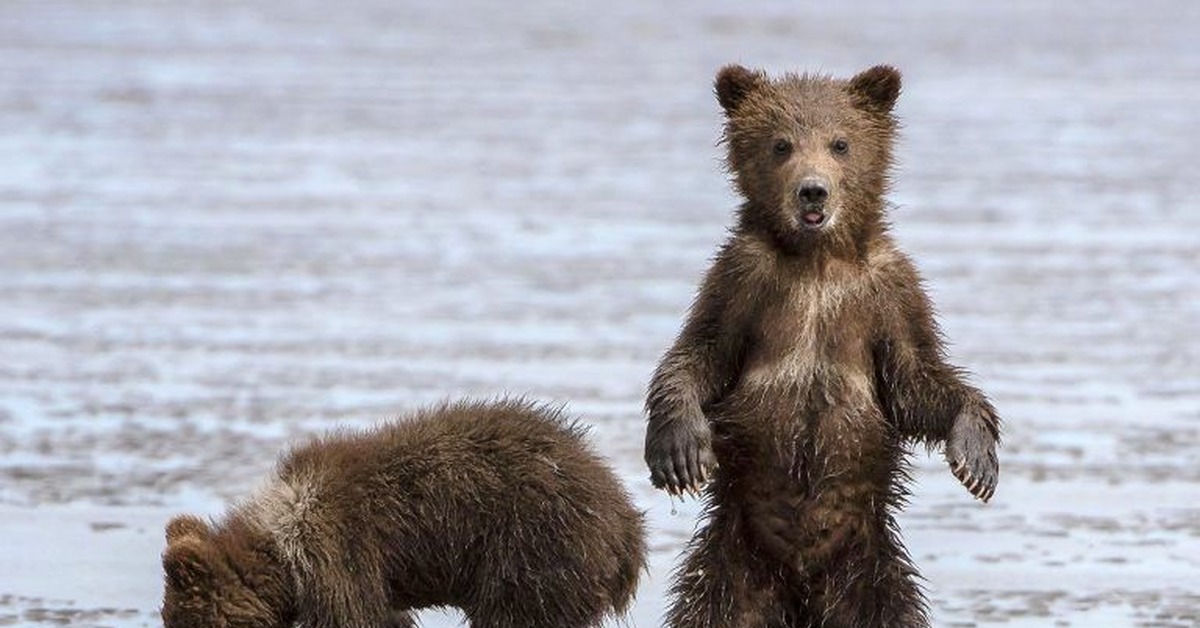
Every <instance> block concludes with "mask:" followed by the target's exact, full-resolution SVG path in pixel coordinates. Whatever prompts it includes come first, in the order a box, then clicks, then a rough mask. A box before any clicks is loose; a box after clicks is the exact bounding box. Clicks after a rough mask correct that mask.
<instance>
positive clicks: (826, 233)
mask: <svg viewBox="0 0 1200 628" xmlns="http://www.w3.org/2000/svg"><path fill="white" fill-rule="evenodd" d="M716 92H717V98H718V100H719V101H720V104H721V107H722V108H723V109H724V111H725V115H726V125H725V143H726V144H727V146H728V149H729V155H728V164H729V167H730V170H731V171H732V173H733V175H734V179H735V181H736V185H737V189H738V191H739V192H740V193H741V195H742V196H743V197H744V199H745V200H744V203H743V204H742V205H741V207H740V209H739V210H738V213H737V224H736V226H735V227H734V229H733V230H732V233H731V235H730V236H729V238H728V240H727V241H726V242H725V244H724V245H723V246H722V247H721V249H720V251H719V252H718V253H717V255H716V259H715V261H714V263H713V265H712V267H711V268H710V269H709V271H708V274H707V275H706V277H705V278H704V282H703V284H702V286H701V288H700V291H699V294H698V296H697V298H696V300H695V302H694V304H693V305H692V308H691V311H690V313H689V315H688V318H687V322H686V323H685V325H684V327H683V330H682V331H681V332H680V334H679V337H678V339H677V340H676V341H675V344H674V345H673V346H672V347H671V348H670V349H669V350H668V351H667V353H666V355H665V356H664V357H663V359H662V361H661V362H660V363H659V365H658V369H657V370H656V371H655V373H654V377H653V379H652V381H651V383H650V387H649V393H648V398H647V401H646V408H647V411H648V414H649V424H648V427H647V434H646V461H647V463H648V464H649V466H650V471H651V479H652V481H653V482H654V484H655V485H656V486H659V487H660V488H666V489H667V490H668V491H671V492H673V493H679V492H681V491H696V490H699V489H700V488H701V486H704V488H703V490H704V493H705V497H706V502H707V503H706V508H705V512H704V518H705V523H704V526H703V527H702V529H701V530H700V531H699V532H698V533H697V534H696V536H695V538H694V539H693V540H692V542H691V544H690V545H689V548H688V554H687V556H686V558H685V564H684V565H683V566H682V567H681V569H680V571H679V572H678V574H677V580H676V582H675V585H674V587H673V591H672V593H673V598H674V602H673V605H672V608H671V610H670V611H669V615H668V623H669V625H671V626H675V627H688V628H717V627H721V628H729V627H738V628H749V627H780V628H782V627H814V628H815V627H817V626H821V627H829V628H834V627H845V628H853V627H860V628H866V627H868V626H869V627H879V626H887V627H889V628H909V627H916V626H926V625H927V624H928V619H927V612H926V602H925V600H924V597H923V595H922V593H921V591H920V589H919V587H918V586H917V585H916V584H915V582H914V578H915V577H916V570H915V568H914V567H913V565H912V563H911V562H910V560H909V557H908V555H907V553H906V552H905V550H904V547H903V546H902V544H901V543H900V539H899V536H898V531H897V526H896V521H895V519H894V518H893V513H894V511H895V510H897V509H898V508H899V507H900V506H901V505H902V504H903V502H904V498H905V495H906V494H907V491H906V490H905V487H904V484H903V483H904V481H905V480H906V479H907V476H906V466H905V465H906V456H907V450H906V447H907V444H908V443H909V442H910V441H921V442H924V443H926V444H929V445H933V444H943V443H944V445H945V452H946V458H947V460H948V462H949V464H950V466H951V468H952V470H953V472H954V474H955V475H956V476H957V477H958V478H959V480H961V481H962V482H963V484H964V485H966V486H967V488H968V489H969V490H970V492H971V493H972V494H973V495H975V496H976V497H978V498H979V499H981V500H984V501H987V500H988V499H989V498H990V497H991V496H992V492H993V491H994V490H995V487H996V481H997V478H998V475H999V465H998V463H997V459H996V445H997V442H998V436H999V430H1000V420H999V418H998V417H997V415H996V413H995V411H994V410H993V408H992V406H991V404H990V403H989V402H988V400H987V398H986V397H985V396H984V395H983V393H981V392H980V391H979V390H977V389H976V388H973V387H972V386H970V385H968V384H966V383H965V382H964V381H963V373H962V371H961V370H959V369H958V368H956V367H954V366H952V365H950V364H948V363H947V362H946V360H945V350H944V348H943V345H942V341H941V337H940V335H939V332H938V327H937V324H936V322H935V320H934V316H933V308H932V306H931V305H930V302H929V299H928V297H927V296H926V295H925V292H924V291H923V290H922V287H921V280H920V277H919V276H918V274H917V271H916V269H915V268H914V266H913V263H912V261H911V260H909V258H908V257H907V256H905V255H904V253H902V252H901V251H900V250H899V249H898V248H897V247H896V244H895V243H894V242H893V240H892V238H891V236H890V235H889V234H888V230H887V223H886V221H885V219H884V193H885V191H886V189H887V184H888V170H889V167H890V164H891V161H892V145H893V143H894V141H895V135H896V127H897V122H896V119H895V117H894V115H893V113H892V108H893V106H894V105H895V102H896V99H897V97H898V96H899V94H900V74H899V72H897V71H896V70H895V69H894V68H891V67H887V66H879V67H874V68H871V69H869V70H867V71H865V72H862V73H861V74H858V75H857V76H855V77H853V78H852V79H850V80H848V81H847V80H836V79H832V78H829V77H824V76H811V75H804V76H796V75H790V74H789V75H787V76H784V77H783V78H780V79H775V80H772V79H770V78H768V77H767V76H766V75H765V74H763V73H762V72H754V71H750V70H747V69H746V68H743V67H740V66H729V67H726V68H724V69H722V70H721V72H720V73H719V75H718V76H717V81H716ZM706 482H707V484H706V485H705V483H706Z"/></svg>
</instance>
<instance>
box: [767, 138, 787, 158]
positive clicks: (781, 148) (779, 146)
mask: <svg viewBox="0 0 1200 628" xmlns="http://www.w3.org/2000/svg"><path fill="white" fill-rule="evenodd" d="M771 151H772V152H773V153H775V155H776V156H779V157H785V156H787V155H791V154H792V143H791V142H789V141H787V140H775V144H774V145H772V146H771Z"/></svg>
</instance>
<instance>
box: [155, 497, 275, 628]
mask: <svg viewBox="0 0 1200 628" xmlns="http://www.w3.org/2000/svg"><path fill="white" fill-rule="evenodd" d="M162 562H163V571H164V572H166V582H165V586H164V590H163V606H162V619H163V625H164V626H165V627H166V628H202V627H203V628H211V627H215V626H220V627H228V628H283V627H284V626H288V625H290V624H291V619H292V617H290V614H291V613H290V610H289V609H290V607H291V592H290V589H289V587H288V581H287V573H286V571H285V570H284V569H283V567H282V566H281V565H280V563H279V561H278V560H276V559H275V558H274V556H273V550H272V548H271V547H270V544H269V542H268V541H267V540H266V538H265V537H264V536H263V535H262V534H261V533H259V532H255V531H254V530H253V529H252V528H250V527H249V526H247V525H245V524H240V523H239V522H232V524H231V525H228V526H227V527H226V528H223V529H222V530H221V531H220V532H219V533H218V532H215V531H214V530H213V529H212V528H210V527H209V525H208V524H207V523H205V522H204V521H202V520H201V519H199V518H197V517H193V516H190V515H182V516H179V517H175V518H174V519H172V520H171V522H170V523H168V524H167V549H166V550H165V551H164V552H163V556H162Z"/></svg>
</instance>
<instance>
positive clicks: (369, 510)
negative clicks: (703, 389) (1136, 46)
mask: <svg viewBox="0 0 1200 628" xmlns="http://www.w3.org/2000/svg"><path fill="white" fill-rule="evenodd" d="M163 567H164V569H165V571H166V592H165V595H164V600H163V609H162V615H163V621H164V623H165V624H166V626H168V627H169V628H193V627H195V628H199V627H201V626H205V627H207V626H223V625H228V626H243V627H251V626H258V627H264V628H265V627H283V626H290V625H294V624H302V625H304V626H307V627H314V628H322V627H335V626H339V627H340V626H346V627H350V626H357V627H374V626H395V627H406V626H414V625H415V623H414V621H413V618H412V615H411V614H410V613H409V612H407V611H409V610H410V609H419V608H424V607H429V606H455V607H458V608H460V609H462V610H463V612H464V613H465V615H466V616H467V618H468V620H469V621H470V623H471V625H472V626H476V627H485V628H530V627H544V628H564V627H579V628H582V627H588V626H597V625H599V624H600V622H601V621H602V620H603V619H604V618H605V617H606V616H609V615H615V614H621V613H624V611H625V610H626V608H627V607H628V605H629V603H630V601H631V600H632V598H633V594H634V591H635V589H636V587H637V581H638V577H639V575H640V573H641V571H643V570H644V568H645V540H644V531H643V523H642V515H641V513H640V512H638V511H637V510H635V509H634V507H633V506H632V504H631V502H630V499H629V496H628V495H627V494H626V493H625V491H624V489H623V488H622V486H621V484H620V482H619V481H618V480H617V478H616V477H615V476H614V475H613V473H612V471H611V470H610V469H609V468H608V467H607V466H605V465H604V464H603V462H602V461H601V460H600V459H599V458H598V457H597V456H596V455H595V454H594V453H593V452H592V451H591V449H590V448H589V446H588V445H587V443H586V442H585V439H584V433H583V430H582V429H580V428H579V427H578V426H577V425H576V424H574V423H572V422H569V421H568V420H566V419H565V418H564V417H563V416H562V415H561V414H560V413H559V412H556V411H552V410H547V409H545V408H541V407H537V406H533V405H531V404H529V403H525V402H521V401H505V402H499V403H494V404H482V403H458V404H453V405H447V406H443V407H440V408H436V409H433V410H428V411H424V412H419V413H417V414H416V415H415V416H412V417H409V418H407V419H405V420H401V421H398V422H394V423H390V424H387V425H384V426H381V427H379V428H378V429H376V430H373V431H368V432H361V433H353V432H342V433H336V434H333V435H330V436H328V437H325V438H323V439H319V440H316V441H314V442H312V443H310V444H308V445H304V446H302V447H299V448H297V449H295V450H293V451H292V452H291V453H290V454H288V455H287V456H285V457H284V458H283V459H282V460H281V461H280V464H279V469H278V473H277V474H276V476H275V477H273V478H272V479H271V480H270V481H269V482H268V484H267V485H266V486H265V487H264V488H263V489H262V491H261V492H260V493H259V494H258V495H256V496H255V497H254V498H252V499H250V500H249V501H247V502H245V503H243V504H241V505H239V506H237V507H235V508H233V509H232V510H231V511H230V512H229V514H228V516H227V517H225V519H224V520H223V521H221V522H219V523H217V524H215V525H213V526H211V527H210V526H209V525H208V524H206V523H205V522H204V521H201V520H200V519H198V518H196V517H192V516H187V515H185V516H181V517H177V518H175V519H174V520H172V521H171V522H170V523H169V524H168V525H167V548H166V551H165V552H164V554H163Z"/></svg>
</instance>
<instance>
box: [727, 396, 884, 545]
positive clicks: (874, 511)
mask: <svg viewBox="0 0 1200 628" xmlns="http://www.w3.org/2000/svg"><path fill="white" fill-rule="evenodd" d="M823 383H824V385H816V383H815V381H814V380H813V379H808V381H806V382H796V381H792V382H785V381H781V380H778V379H772V380H770V381H768V382H761V381H755V380H753V379H749V378H744V379H743V380H742V382H741V383H740V384H739V386H737V387H736V388H735V389H734V390H733V391H732V392H731V393H730V394H729V395H728V396H727V397H726V398H725V400H724V401H723V402H722V403H720V404H719V405H718V406H717V407H715V408H714V412H713V413H712V415H711V416H712V418H713V424H714V436H715V439H714V448H715V453H716V455H717V459H718V462H719V463H720V465H721V467H720V476H721V482H720V483H721V484H722V485H723V487H722V488H721V489H718V490H719V491H721V490H728V491H729V493H727V494H726V496H725V500H726V501H727V503H736V504H739V505H740V507H741V510H742V512H743V516H744V517H745V518H746V521H747V524H748V530H749V531H750V533H751V534H753V535H754V536H756V537H757V538H758V541H759V542H760V543H761V544H762V545H763V547H764V549H766V550H767V551H769V552H770V553H772V554H774V555H776V556H777V557H779V558H780V559H781V560H786V561H787V562H788V563H789V564H793V565H799V564H800V563H811V562H813V561H818V562H819V561H822V560H826V559H827V558H828V556H829V555H830V553H831V552H833V553H836V552H837V551H839V550H840V549H841V548H844V547H846V546H848V545H852V544H854V543H855V542H856V541H855V540H856V539H861V538H863V535H864V534H870V533H871V531H872V530H874V529H876V528H877V527H878V524H879V522H880V521H881V516H882V515H884V514H885V512H884V511H885V508H886V506H887V505H888V503H889V502H890V501H891V500H890V497H889V496H890V491H891V490H892V487H893V486H894V476H895V474H896V473H897V469H898V468H899V462H900V455H901V454H900V452H901V450H900V448H899V439H898V436H896V435H895V433H894V432H893V431H892V430H891V429H889V427H888V424H887V422H886V421H885V419H884V417H883V415H882V413H881V412H880V410H879V408H878V405H877V402H876V399H875V395H874V387H873V383H872V381H871V379H870V378H869V377H868V376H867V375H866V374H864V373H859V374H855V373H849V374H847V375H846V376H844V377H836V378H826V379H825V380H824V382H823ZM717 498H718V500H721V499H722V497H721V496H718V497H717ZM789 557H790V558H789Z"/></svg>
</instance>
